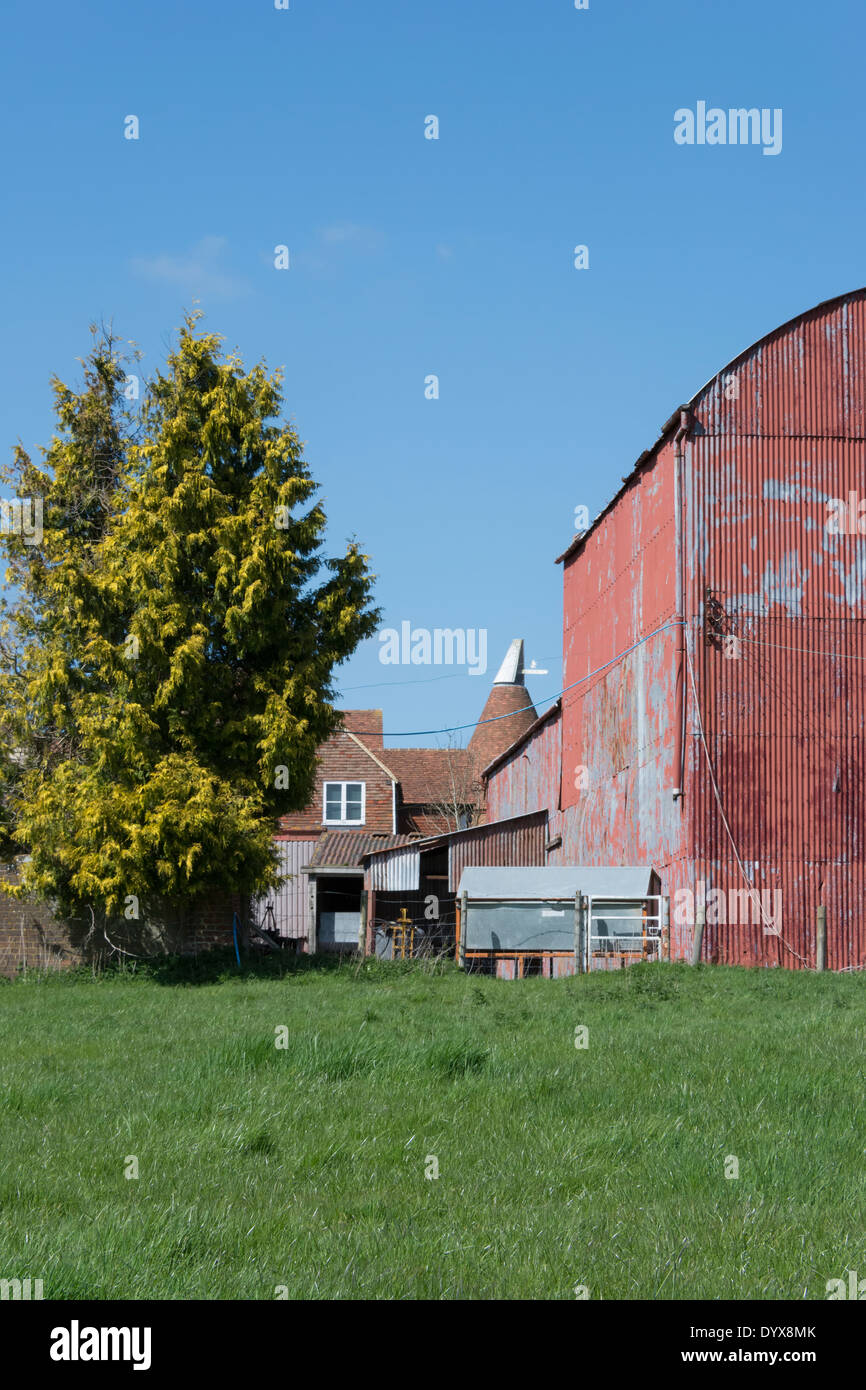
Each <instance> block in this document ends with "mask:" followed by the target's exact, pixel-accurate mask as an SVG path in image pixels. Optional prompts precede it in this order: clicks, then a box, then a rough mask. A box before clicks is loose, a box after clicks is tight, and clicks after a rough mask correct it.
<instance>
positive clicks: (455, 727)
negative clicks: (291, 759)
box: [352, 618, 685, 751]
mask: <svg viewBox="0 0 866 1390" xmlns="http://www.w3.org/2000/svg"><path fill="white" fill-rule="evenodd" d="M684 626H685V623H684V621H683V619H682V618H671V619H670V620H669V621H668V622H666V623H662V625H661V627H657V628H656V629H655V630H654V631H653V632H648V633H647V634H646V636H644V637H639V638H638V639H637V641H636V642H632V644H631V646H630V647H625V648H623V650H622V651H621V652H618V653H617V655H616V656H614V657H611V659H610V661H606V662H605V663H604V665H603V666H597V667H596V669H595V670H594V671H588V672H587V674H586V675H585V676H581V677H580V679H579V680H576V681H572V682H571V684H570V685H566V686H565V687H564V688H563V689H562V690H560V691H559V693H558V694H557V695H541V696H539V700H538V703H539V704H540V705H546V704H548V703H549V702H552V701H553V700H559V699H561V697H562V696H563V695H567V694H568V692H569V690H574V689H575V687H576V686H578V685H585V684H586V682H587V681H591V680H592V678H593V677H594V676H600V675H601V674H602V672H603V671H608V670H610V668H611V666H615V665H616V664H617V662H618V661H622V659H623V657H626V656H628V654H629V652H633V651H635V649H636V648H637V647H641V646H643V644H644V642H649V641H650V640H651V639H652V638H653V637H658V635H659V633H660V632H666V631H667V629H668V628H670V627H684ZM529 710H531V711H532V712H533V713H535V706H534V705H533V704H528V705H523V706H522V708H521V709H513V710H509V712H508V714H495V715H493V716H492V718H490V719H476V720H474V721H473V722H472V723H471V724H452V725H451V726H450V727H449V728H447V729H406V730H404V731H403V732H402V733H397V732H395V731H393V730H390V729H389V730H386V731H385V732H384V733H383V732H382V730H381V729H353V730H352V733H353V734H355V735H356V737H359V738H364V737H367V738H379V737H381V738H429V737H431V736H432V735H433V734H457V733H461V732H462V731H463V730H464V729H477V728H479V727H480V726H481V725H482V724H498V723H499V722H500V720H502V719H511V718H513V716H514V715H515V714H524V713H526V712H527V711H529ZM398 751H399V750H398Z"/></svg>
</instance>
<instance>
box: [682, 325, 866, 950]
mask: <svg viewBox="0 0 866 1390" xmlns="http://www.w3.org/2000/svg"><path fill="white" fill-rule="evenodd" d="M856 309H857V313H856V315H854V314H852V315H850V316H849V328H850V321H851V320H852V319H853V320H855V321H856V322H857V323H858V324H859V331H860V334H861V337H860V340H859V342H858V343H857V344H856V350H855V351H853V352H852V351H851V348H852V346H853V345H852V343H851V340H850V336H849V335H846V334H844V333H842V331H841V328H840V329H839V330H838V332H837V333H836V334H835V335H832V334H829V335H826V336H825V337H824V339H823V342H824V358H823V360H822V361H820V362H815V363H814V364H813V365H814V377H813V379H812V383H811V388H810V389H809V390H807V391H806V392H805V404H806V406H810V405H811V407H812V408H813V410H814V416H812V417H810V416H809V414H808V413H806V414H805V415H802V416H801V417H799V418H800V421H801V428H802V430H803V434H802V435H801V436H799V437H781V438H780V437H776V438H768V439H764V438H761V439H755V438H744V437H742V436H740V435H738V434H737V433H736V431H731V433H729V434H727V435H722V436H716V437H713V436H703V437H699V438H697V439H696V440H695V441H694V443H693V444H692V445H691V446H690V455H691V477H690V487H689V495H688V505H689V512H690V535H689V547H688V554H689V562H690V563H689V573H688V580H689V586H690V595H689V610H690V614H691V621H690V640H691V649H692V652H693V654H694V665H695V676H696V683H697V689H698V700H699V706H700V716H701V719H702V722H703V726H704V731H705V736H706V742H707V749H708V752H709V761H710V762H711V764H712V767H713V773H714V776H715V780H716V784H717V787H718V797H717V795H716V791H715V790H714V788H713V783H712V778H711V777H710V775H709V771H708V769H707V766H706V764H707V757H706V755H705V753H704V750H703V745H702V744H701V742H700V739H699V737H696V738H695V739H694V743H695V747H694V749H693V758H692V761H693V765H694V767H695V775H694V778H693V786H694V795H693V805H692V817H693V826H694V833H695V869H694V876H695V880H696V881H697V882H703V883H704V884H706V885H708V886H711V887H713V888H715V887H718V888H720V889H721V890H722V892H723V893H724V894H725V898H724V899H723V900H722V902H721V904H719V905H718V908H717V911H716V913H714V914H713V915H714V916H718V917H719V920H718V921H712V920H710V914H709V913H708V925H707V931H706V947H705V950H706V954H707V957H708V958H709V959H711V960H720V961H726V962H733V963H743V964H756V963H761V964H769V965H782V966H787V967H795V968H796V967H803V966H813V965H814V963H815V935H816V915H817V908H818V905H819V904H823V905H824V906H825V908H826V912H827V964H828V967H829V968H831V969H834V968H835V969H842V968H851V967H855V968H856V967H859V966H862V965H864V964H866V917H864V907H866V852H864V839H866V824H864V821H866V813H864V781H863V751H864V735H866V624H864V619H866V538H864V537H863V536H860V535H859V534H855V535H833V534H831V533H829V532H828V531H827V530H826V526H825V522H826V520H827V515H828V513H827V506H826V504H827V500H828V499H829V498H843V499H847V497H848V493H849V492H851V491H853V492H854V493H855V494H856V495H857V496H858V497H859V496H862V495H863V494H864V492H866V489H864V480H866V446H864V444H863V443H862V442H861V441H859V440H856V439H837V438H818V437H816V436H817V435H818V433H819V431H820V430H821V428H822V427H827V428H836V427H837V426H838V419H837V417H835V416H834V413H833V411H834V402H832V401H824V400H823V399H822V398H821V396H820V394H818V385H819V384H820V383H822V382H823V383H826V384H829V386H830V388H831V389H833V390H836V389H838V388H839V384H840V383H841V382H843V381H844V380H845V372H846V368H847V363H848V360H850V359H851V358H853V359H854V360H855V361H857V362H859V363H860V368H861V371H862V365H863V337H862V334H863V326H864V325H863V315H862V304H857V305H856ZM801 336H802V335H801V334H800V333H799V332H797V333H795V334H794V341H795V346H796V344H797V342H798V341H799V340H800V338H801ZM792 355H793V356H794V357H795V360H799V359H798V358H797V355H796V353H793V352H792V353H789V354H787V355H785V354H781V359H782V361H785V360H790V357H791V356H792ZM796 383H797V384H798V385H799V386H801V387H802V386H804V385H805V382H804V379H803V377H802V376H801V375H800V374H799V373H798V374H797V375H796ZM789 388H790V383H787V385H786V386H785V387H783V385H782V384H781V383H780V384H779V385H778V387H777V389H776V396H777V397H778V398H779V399H782V398H783V396H784V392H785V390H786V389H789ZM858 391H859V399H860V401H861V402H862V397H863V394H864V382H863V378H862V376H861V379H860V383H859V388H858ZM854 394H856V393H852V396H849V399H848V403H847V406H846V409H847V414H848V419H849V420H851V421H852V422H854V427H856V428H859V427H860V426H859V424H858V421H860V419H861V410H860V406H859V405H858V404H857V402H856V401H855V400H854V399H853V395H854ZM710 605H712V610H713V611H712V612H710V613H709V614H708V607H709V606H710ZM720 614H721V615H722V616H721V617H720V616H719V615H720ZM707 628H709V629H710V630H709V633H707V632H706V630H705V629H707ZM720 630H721V631H720ZM726 642H727V646H726ZM737 644H738V645H737ZM726 651H729V652H732V653H735V654H734V655H731V656H727V655H726ZM689 694H690V700H691V703H692V705H694V700H693V696H692V692H691V691H690V692H689ZM696 716H697V711H696V710H695V709H694V708H692V710H691V721H690V722H691V723H692V725H693V727H694V728H695V730H696V726H697V717H696ZM719 803H721V807H720V805H719ZM722 813H724V817H725V819H727V822H728V824H729V826H730V831H731V834H730V835H729V834H728V832H727V831H726V829H725V825H724V820H723V819H722ZM732 841H733V844H732ZM734 845H735V846H736V853H735V850H734ZM737 855H739V859H740V861H741V862H742V865H743V868H742V869H741V868H740V864H739V863H738V862H737ZM749 883H751V884H753V885H754V888H755V890H757V892H758V893H761V892H763V893H764V894H766V895H767V896H766V897H765V898H764V899H763V902H762V906H763V908H764V911H763V912H761V911H760V910H759V908H758V904H757V901H756V900H755V898H754V896H753V897H752V898H751V899H749V901H748V908H749V911H748V920H747V921H745V922H744V921H743V920H742V919H743V916H744V915H745V914H744V911H743V909H744V907H745V906H746V904H745V903H743V902H741V903H740V904H739V906H736V905H732V902H731V894H732V892H735V891H739V890H741V889H744V888H746V886H747V884H749ZM774 894H778V895H779V896H778V898H775V897H773V896H772V895H774ZM732 906H733V910H732ZM777 909H780V910H781V921H780V922H779V921H777V920H776V910H777ZM768 919H769V920H768ZM768 928H769V929H768ZM775 928H778V934H777V932H776V930H775Z"/></svg>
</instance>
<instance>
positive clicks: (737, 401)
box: [556, 287, 866, 564]
mask: <svg viewBox="0 0 866 1390" xmlns="http://www.w3.org/2000/svg"><path fill="white" fill-rule="evenodd" d="M851 305H857V306H858V308H859V309H860V314H859V320H860V321H859V322H858V324H857V325H856V327H857V328H858V329H859V334H858V335H855V343H852V342H851V341H850V335H849V334H848V332H847V324H845V322H844V320H845V318H846V311H847V309H848V308H849V306H851ZM834 315H836V316H837V318H838V319H839V326H840V327H842V329H843V332H842V337H843V339H844V341H843V342H842V345H841V347H840V348H839V347H838V346H837V345H836V341H835V329H834V328H833V326H832V318H833V316H834ZM821 324H823V340H822V336H821V328H820V325H821ZM816 328H817V330H818V331H817V332H813V333H812V336H811V339H809V338H808V332H807V330H809V329H816ZM798 335H799V337H800V343H799V345H798V351H797V352H794V353H792V352H790V351H789V350H786V348H787V347H788V345H789V344H790V342H791V340H794V339H796V338H797V336H798ZM828 341H829V342H831V343H832V344H833V345H834V347H836V351H835V353H827V352H826V351H825V350H822V349H824V345H825V344H826V343H827V342H828ZM852 348H853V349H854V350H853V352H852ZM774 349H775V350H776V352H775V354H774ZM819 354H821V356H822V357H826V358H827V363H826V365H825V364H824V363H822V365H821V367H820V368H819V369H818V372H819V374H820V376H821V382H820V386H821V389H820V390H818V389H816V388H815V382H814V380H813V375H814V374H810V369H811V368H812V367H814V365H815V363H816V362H817V360H818V355H819ZM746 365H748V366H749V367H750V371H749V373H748V376H747V379H746V380H745V381H744V382H743V389H742V390H738V394H737V396H736V397H735V398H732V399H729V398H728V396H727V395H726V394H725V390H724V386H723V383H726V382H727V381H728V380H729V379H730V378H731V377H732V376H734V375H735V374H736V373H737V371H738V370H739V369H740V368H742V367H744V366H746ZM778 368H782V369H783V370H781V371H780V370H777V369H778ZM855 374H856V377H855ZM834 375H835V378H837V379H835V380H834ZM855 380H856V384H857V387H858V392H857V393H855V392H853V391H849V389H848V387H849V384H851V383H852V382H854V381H855ZM864 383H866V287H862V288H860V289H856V290H848V291H846V293H844V294H840V295H836V296H835V297H834V298H832V299H825V300H822V301H821V302H820V303H819V304H815V305H813V306H812V308H811V309H804V310H803V311H802V312H801V313H799V314H795V315H794V317H793V318H790V319H787V320H786V321H785V322H784V323H782V324H779V325H777V327H775V328H773V329H771V330H770V332H769V333H765V334H764V335H763V336H762V337H760V338H758V339H756V341H755V342H754V343H752V344H750V346H749V347H746V348H743V350H742V351H741V352H738V353H737V355H736V356H735V357H732V358H731V360H730V361H729V362H727V363H726V364H725V365H724V366H723V367H721V368H720V369H719V371H717V372H716V373H715V374H714V375H713V376H711V377H710V379H709V381H707V382H705V383H704V385H703V386H702V387H701V388H700V390H698V391H696V392H695V394H694V395H693V396H692V397H691V400H689V401H687V402H686V403H685V404H683V405H679V406H677V408H676V410H675V411H674V412H673V413H672V414H671V415H670V417H669V418H668V419H667V420H666V421H665V423H664V424H663V425H662V427H661V430H660V432H659V436H658V439H656V441H655V443H654V444H652V445H651V446H650V448H649V449H645V450H644V452H643V453H642V454H641V455H640V457H639V458H638V459H637V460H636V461H635V463H634V465H633V467H632V469H631V472H630V473H628V474H627V475H626V476H625V477H624V478H623V480H622V486H621V487H620V488H618V490H617V491H616V492H615V493H614V495H613V497H612V498H611V499H610V501H609V502H608V503H607V504H606V505H605V506H604V507H603V508H602V510H601V511H600V512H599V514H598V516H597V517H595V519H594V520H593V522H592V524H591V525H590V526H589V527H588V529H587V530H586V531H584V532H583V533H582V534H581V535H579V536H575V537H574V539H573V540H572V541H571V543H570V544H569V545H568V546H567V548H566V549H565V550H564V551H563V552H562V554H561V555H558V556H557V557H556V564H560V563H561V562H562V561H564V560H567V559H569V558H570V557H571V556H572V555H573V554H574V553H575V551H576V550H578V549H579V548H580V547H581V546H582V545H583V543H584V541H585V540H586V539H587V537H588V536H589V535H590V534H591V533H592V532H593V531H594V530H595V528H596V526H597V525H598V523H599V522H600V521H601V520H602V518H603V517H605V516H606V515H607V513H608V512H609V511H610V509H611V508H612V507H613V506H614V505H615V503H616V502H617V501H618V500H619V498H620V497H621V496H622V495H623V493H624V492H625V491H626V489H627V488H628V487H629V486H630V485H631V483H632V482H633V480H634V478H635V477H636V476H637V474H638V473H640V472H641V470H642V469H643V468H645V467H647V465H648V464H649V463H650V461H651V460H652V459H653V458H654V457H655V455H656V453H657V452H658V450H659V449H660V448H661V447H662V446H663V445H664V444H665V443H667V441H668V439H669V438H670V437H671V436H672V434H673V433H674V431H675V430H676V429H677V427H678V425H679V422H680V416H681V413H682V412H683V411H684V410H685V411H688V412H689V413H690V414H691V415H692V417H693V418H694V419H695V420H696V421H697V423H698V425H699V427H700V428H701V431H702V432H703V433H705V434H764V435H768V434H785V435H798V434H810V433H812V432H815V431H817V432H819V433H820V434H821V435H825V436H826V435H836V436H838V437H847V438H851V437H857V438H863V437H866V400H864V399H863V390H864ZM853 430H856V434H853V433H852V431H853Z"/></svg>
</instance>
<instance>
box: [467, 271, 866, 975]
mask: <svg viewBox="0 0 866 1390" xmlns="http://www.w3.org/2000/svg"><path fill="white" fill-rule="evenodd" d="M559 562H560V563H561V564H562V566H563V587H564V631H563V658H564V673H563V674H564V678H563V682H562V685H563V694H562V698H561V702H560V703H559V704H558V705H556V706H554V707H553V708H552V709H550V710H549V711H548V712H547V713H546V714H544V715H543V716H542V717H541V718H540V719H538V720H536V722H535V724H534V726H533V727H532V728H531V729H529V730H528V731H527V732H526V733H525V734H523V735H522V736H521V738H520V739H519V740H517V741H516V742H515V743H514V744H513V745H512V747H511V748H510V749H508V750H506V751H505V752H504V753H502V754H500V755H499V756H498V757H497V758H495V759H494V760H492V761H491V763H490V764H489V765H488V767H487V769H486V781H487V814H488V816H489V817H490V818H491V819H498V818H501V817H504V816H513V815H516V814H519V813H521V812H525V811H530V810H537V809H541V808H546V809H547V810H548V812H549V838H550V844H551V849H550V852H549V855H548V862H549V863H554V864H560V865H563V866H565V865H569V864H588V865H599V866H601V865H604V864H607V863H611V862H614V863H615V862H618V861H619V862H624V863H632V864H652V865H653V866H654V867H655V869H656V872H657V873H658V875H659V878H660V882H661V891H662V893H663V894H665V895H666V896H669V897H670V900H671V923H670V933H671V954H672V956H674V957H677V956H679V957H688V956H689V955H690V954H691V952H692V948H693V942H694V939H695V933H696V928H697V924H698V922H699V920H700V919H701V917H702V916H703V918H704V919H705V922H706V933H705V936H704V942H703V956H704V958H705V959H708V960H712V961H721V962H729V963H740V964H750V965H779V966H787V967H793V968H810V967H814V966H815V965H816V964H819V963H820V959H819V956H820V947H819V942H821V941H823V940H826V963H827V966H828V967H829V968H831V969H839V970H842V969H861V968H864V967H866V790H864V789H866V781H864V771H863V748H864V740H866V664H864V663H866V290H863V289H860V290H856V291H853V292H851V293H849V294H845V295H842V296H840V297H839V298H837V299H834V300H830V301H828V302H827V303H824V304H820V305H818V306H817V307H816V308H814V309H810V310H809V311H807V312H806V313H803V314H800V315H799V316H798V317H796V318H794V319H792V320H791V321H790V322H788V323H786V324H784V325H782V327H780V328H777V329H775V330H774V331H773V332H772V333H770V334H768V335H767V336H766V337H764V338H762V339H761V340H760V341H759V342H757V343H755V344H754V345H753V346H752V347H750V348H748V349H747V350H746V351H745V352H743V353H741V354H740V355H739V356H738V357H736V358H734V360H733V361H732V362H730V363H729V364H728V365H727V366H725V367H724V368H722V370H721V371H720V372H718V373H717V375H716V376H714V377H713V378H712V380H711V381H710V382H709V383H708V384H707V385H706V386H705V387H703V388H702V390H700V391H699V392H698V393H697V394H696V395H695V396H693V397H692V399H691V400H690V401H689V402H688V403H687V404H686V405H683V406H681V407H679V408H678V409H677V410H676V411H675V412H674V413H673V414H672V415H671V417H670V419H669V420H667V422H666V423H665V424H664V426H663V427H662V431H661V435H660V437H659V438H658V440H657V441H656V442H655V443H654V444H653V445H652V446H651V447H650V448H649V449H647V450H646V451H645V452H644V453H642V454H641V456H640V457H639V458H638V460H637V462H636V463H635V465H634V467H633V468H632V470H631V472H630V473H629V474H628V476H627V477H626V478H625V480H624V482H623V485H622V487H621V488H620V489H619V491H618V492H617V493H616V495H615V496H614V497H613V499H612V500H611V501H610V502H609V503H608V504H607V506H605V507H604V509H603V510H602V511H601V513H600V514H599V515H598V516H597V517H596V519H595V521H594V522H592V524H591V525H590V526H589V528H588V529H587V530H586V531H584V532H582V533H581V534H579V535H576V536H575V537H574V539H573V540H572V541H571V543H570V544H569V546H568V547H567V549H566V550H565V551H564V553H563V554H562V555H561V556H560V557H559ZM825 924H826V928H825ZM825 929H826V937H824V930H825Z"/></svg>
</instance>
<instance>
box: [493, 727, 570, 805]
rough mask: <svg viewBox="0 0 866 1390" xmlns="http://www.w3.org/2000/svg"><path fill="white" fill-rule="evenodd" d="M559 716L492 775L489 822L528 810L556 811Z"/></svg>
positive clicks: (559, 734)
mask: <svg viewBox="0 0 866 1390" xmlns="http://www.w3.org/2000/svg"><path fill="white" fill-rule="evenodd" d="M561 775H562V715H561V711H560V710H557V711H556V712H555V713H551V714H550V715H549V717H548V718H547V719H546V720H545V721H544V723H543V724H540V725H539V727H538V728H537V729H536V731H535V733H534V734H533V735H532V736H531V737H530V738H528V739H527V740H526V742H525V743H522V744H521V745H520V746H519V747H518V748H517V749H515V751H514V752H513V753H512V754H510V755H509V757H507V758H506V759H505V760H504V761H503V762H501V763H499V764H498V766H497V767H496V768H495V769H494V771H493V772H492V773H491V775H490V778H489V779H488V783H487V816H488V819H489V820H491V821H496V820H504V819H506V818H507V817H509V816H520V815H523V814H524V813H525V812H528V811H539V810H544V809H546V810H549V811H553V810H557V811H558V810H559V784H560V778H561Z"/></svg>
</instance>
